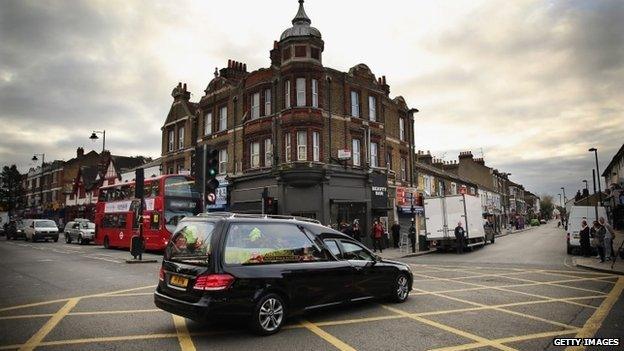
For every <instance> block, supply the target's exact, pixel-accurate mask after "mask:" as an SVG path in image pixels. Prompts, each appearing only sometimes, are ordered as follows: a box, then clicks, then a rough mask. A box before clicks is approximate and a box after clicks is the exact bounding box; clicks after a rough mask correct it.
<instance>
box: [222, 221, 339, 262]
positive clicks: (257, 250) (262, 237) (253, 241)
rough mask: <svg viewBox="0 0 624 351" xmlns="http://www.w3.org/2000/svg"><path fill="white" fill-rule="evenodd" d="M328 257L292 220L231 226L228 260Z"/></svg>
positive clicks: (227, 252) (248, 260) (281, 259)
mask: <svg viewBox="0 0 624 351" xmlns="http://www.w3.org/2000/svg"><path fill="white" fill-rule="evenodd" d="M325 260H327V256H326V253H325V252H323V251H321V250H320V249H319V248H318V247H317V246H316V245H315V244H314V243H313V242H312V241H311V240H310V239H309V238H308V237H307V236H306V234H305V233H304V232H303V229H301V228H299V227H298V226H296V225H293V224H283V223H236V224H232V225H231V226H230V228H229V230H228V235H227V241H226V244H225V263H226V264H242V265H255V264H271V263H293V262H314V261H325Z"/></svg>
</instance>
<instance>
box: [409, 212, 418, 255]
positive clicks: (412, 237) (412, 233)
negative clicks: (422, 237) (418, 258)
mask: <svg viewBox="0 0 624 351" xmlns="http://www.w3.org/2000/svg"><path fill="white" fill-rule="evenodd" d="M407 236H408V237H409V241H410V245H411V246H412V253H415V252H416V226H414V219H412V224H411V225H410V227H409V232H408V233H407Z"/></svg>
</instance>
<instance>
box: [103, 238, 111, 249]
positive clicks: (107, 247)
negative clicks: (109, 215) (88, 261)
mask: <svg viewBox="0 0 624 351" xmlns="http://www.w3.org/2000/svg"><path fill="white" fill-rule="evenodd" d="M104 248H105V249H110V245H109V243H108V237H107V236H105V237H104Z"/></svg>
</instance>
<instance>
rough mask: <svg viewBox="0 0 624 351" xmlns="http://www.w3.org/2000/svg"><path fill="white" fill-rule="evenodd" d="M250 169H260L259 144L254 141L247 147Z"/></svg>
mask: <svg viewBox="0 0 624 351" xmlns="http://www.w3.org/2000/svg"><path fill="white" fill-rule="evenodd" d="M249 154H250V165H251V168H258V167H260V143H259V142H257V141H255V142H252V143H251V144H250V145H249Z"/></svg>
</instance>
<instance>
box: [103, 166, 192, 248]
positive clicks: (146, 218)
mask: <svg viewBox="0 0 624 351" xmlns="http://www.w3.org/2000/svg"><path fill="white" fill-rule="evenodd" d="M144 189H145V190H144V193H145V202H144V206H143V218H142V219H140V220H141V221H142V222H141V223H143V237H144V239H145V248H146V249H147V250H157V251H160V250H163V249H164V248H165V246H166V245H167V243H169V238H170V237H171V233H173V231H174V230H175V227H176V225H177V224H178V221H179V220H180V219H182V218H184V217H186V216H193V215H196V214H197V213H199V212H200V211H201V197H200V195H199V193H197V192H196V191H195V188H194V181H193V178H191V177H187V176H183V175H162V176H158V177H153V178H149V179H145V183H144ZM134 191H135V183H134V182H128V183H123V184H117V185H109V186H103V187H101V188H100V190H99V196H98V202H97V205H96V210H95V243H96V244H98V245H104V247H106V248H113V247H116V248H129V247H130V238H131V237H132V236H133V235H135V234H137V235H138V232H139V221H138V220H137V216H138V213H139V207H140V200H139V199H137V198H135V197H134Z"/></svg>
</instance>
